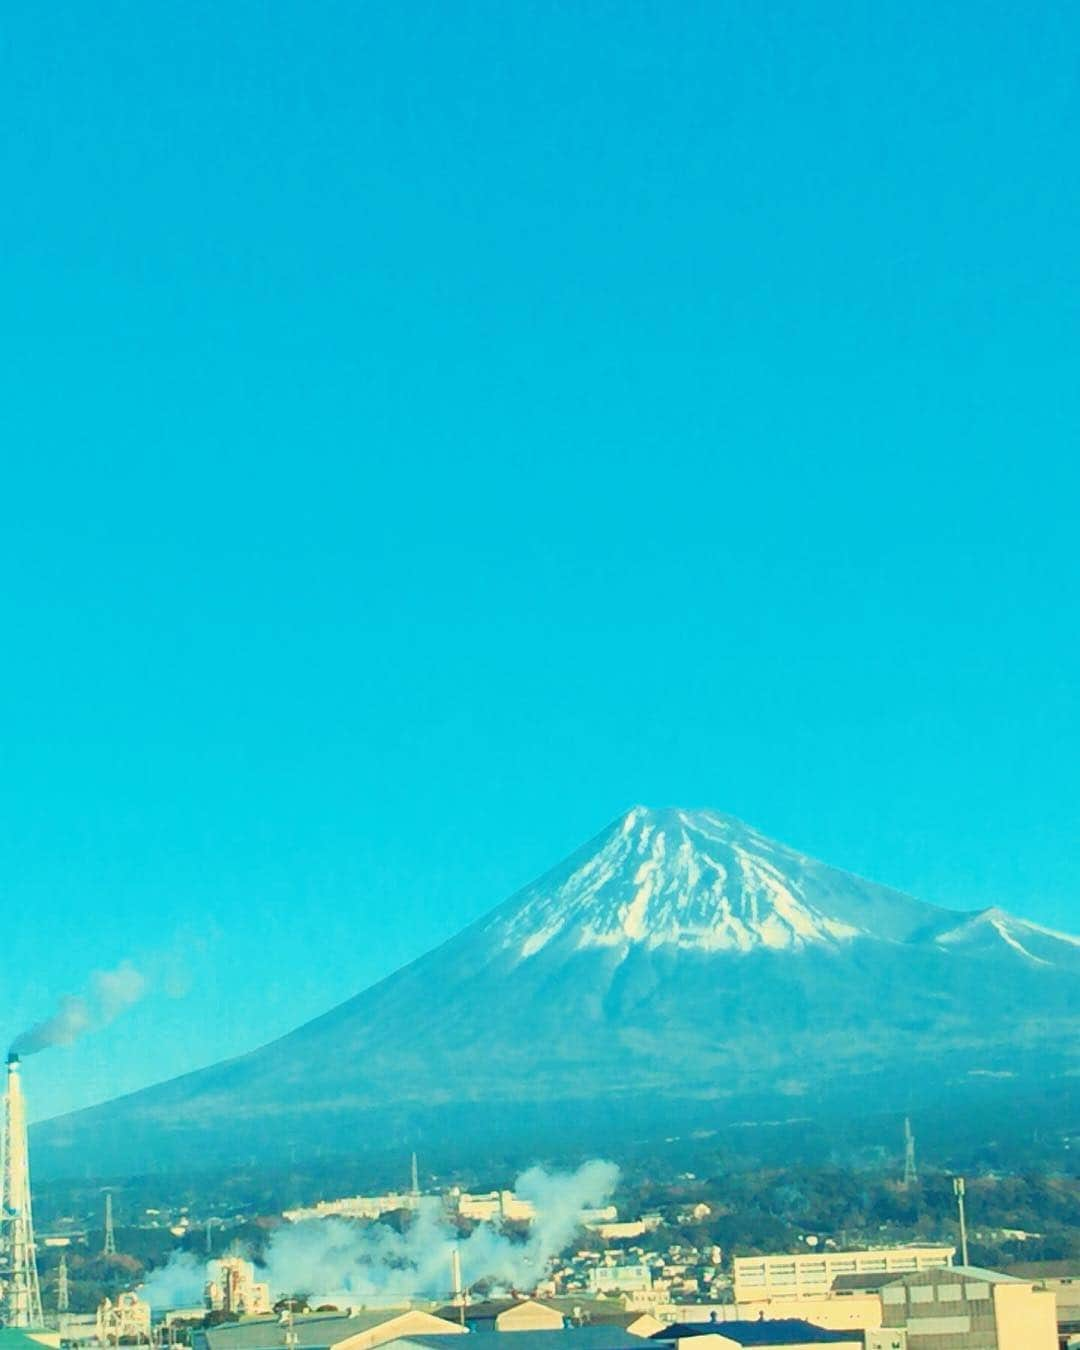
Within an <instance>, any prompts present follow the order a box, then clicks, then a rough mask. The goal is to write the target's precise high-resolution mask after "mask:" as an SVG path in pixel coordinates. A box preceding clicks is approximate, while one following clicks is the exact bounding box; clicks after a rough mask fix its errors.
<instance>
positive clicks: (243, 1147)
mask: <svg viewBox="0 0 1080 1350" xmlns="http://www.w3.org/2000/svg"><path fill="white" fill-rule="evenodd" d="M372 899H374V900H378V897H373V898H369V903H370V902H371V901H372ZM388 914H389V911H388ZM388 921H389V919H388ZM1078 974H1080V941H1078V940H1077V939H1075V938H1071V937H1068V936H1065V935H1062V934H1056V933H1053V932H1051V931H1050V930H1047V929H1043V928H1040V927H1039V926H1038V925H1035V924H1031V923H1027V922H1025V921H1024V920H1022V919H1017V918H1015V917H1013V916H1011V915H1008V914H1005V913H1004V912H1003V911H1001V910H998V909H986V910H982V911H980V912H978V913H974V914H965V913H959V912H956V911H953V910H946V909H942V908H940V907H938V906H935V905H930V904H926V903H924V902H923V901H921V900H916V899H914V898H913V897H911V896H908V895H904V894H902V893H901V892H898V891H894V890H891V889H890V888H888V887H886V886H879V885H877V884H876V883H874V882H871V881H866V880H864V879H862V878H860V877H857V876H853V875H852V874H850V873H847V872H843V871H840V870H839V869H837V868H833V867H829V866H827V865H826V864H824V863H820V862H817V861H815V860H814V859H811V858H808V857H807V856H805V855H804V854H802V853H800V852H798V851H797V850H795V849H792V848H789V847H787V846H786V845H784V844H780V843H777V842H775V841H774V840H771V839H768V838H766V837H765V836H764V835H762V834H761V833H760V832H758V831H757V830H754V829H753V828H751V827H750V826H747V825H744V824H742V823H741V822H740V821H738V820H735V819H734V818H733V817H730V816H724V815H720V814H717V813H715V812H712V811H685V810H680V809H669V810H662V811H653V810H647V809H645V808H643V807H635V808H634V809H633V810H632V811H629V812H628V813H627V814H626V815H624V816H623V817H621V818H620V819H619V820H617V821H615V822H614V823H613V824H612V825H610V826H609V827H608V828H607V829H606V830H604V831H603V832H602V833H601V834H600V835H598V836H597V837H596V838H595V839H594V840H592V841H591V842H590V843H588V844H586V845H585V846H584V847H583V848H581V849H579V850H578V851H577V852H576V853H574V854H573V855H571V856H570V857H569V858H567V859H565V860H564V861H563V862H561V863H559V864H558V865H557V866H556V867H554V868H553V869H552V870H551V871H550V872H548V873H547V874H546V875H545V876H543V877H541V878H540V879H539V880H538V881H536V882H534V883H533V884H532V885H530V886H527V887H525V888H524V890H522V891H519V892H518V893H517V894H516V895H514V896H512V897H511V898H510V899H509V900H507V901H506V902H505V903H504V904H503V905H501V906H500V907H499V908H498V909H496V910H494V911H493V912H491V913H489V914H487V915H486V916H485V917H483V918H480V919H478V920H477V921H476V922H474V923H473V924H472V925H471V926H470V927H469V928H467V929H466V930H464V931H463V932H461V933H459V934H458V935H457V936H456V937H453V938H451V939H450V940H449V941H447V942H445V943H443V944H442V945H441V946H439V947H437V948H435V949H434V950H432V951H429V952H427V953H425V954H424V955H423V956H421V957H419V958H418V959H417V960H415V961H413V962H411V963H410V964H409V965H407V966H405V967H403V968H402V969H401V970H398V971H395V972H394V973H393V974H391V975H389V976H387V977H386V978H385V979H383V980H381V981H379V982H378V983H377V984H375V985H373V986H371V987H370V988H368V989H365V990H363V991H362V992H361V993H359V994H357V995H356V996H354V997H353V998H350V999H349V1000H348V1001H347V1002H345V1003H341V1004H339V1005H338V1006H336V1007H334V1008H331V1009H330V1010H329V1011H328V1012H326V1013H324V1014H323V1015H322V1016H321V1017H318V1018H316V1019H315V1020H314V1021H311V1022H308V1023H306V1024H304V1025H303V1026H301V1027H298V1028H297V1029H296V1030H295V1031H293V1032H291V1033H290V1034H289V1035H287V1036H284V1037H282V1038H280V1039H279V1040H277V1041H273V1042H271V1043H269V1044H266V1045H263V1046H262V1047H261V1048H259V1049H258V1050H254V1051H252V1052H251V1053H249V1054H246V1055H242V1056H239V1057H238V1058H235V1059H232V1060H226V1061H223V1062H221V1063H218V1064H213V1065H210V1066H209V1067H207V1068H206V1069H203V1070H200V1071H199V1072H197V1073H193V1074H189V1075H187V1076H186V1077H184V1078H181V1079H174V1080H171V1081H170V1082H167V1083H162V1084H159V1085H157V1086H156V1087H153V1088H148V1089H146V1090H144V1091H142V1092H139V1093H135V1094H132V1095H131V1096H129V1097H126V1098H122V1099H119V1100H117V1101H115V1102H111V1103H105V1104H104V1105H102V1106H100V1107H95V1108H92V1109H90V1110H88V1111H84V1112H81V1113H79V1114H77V1115H75V1116H72V1117H67V1118H64V1119H61V1120H57V1121H53V1122H47V1123H46V1124H44V1125H42V1126H39V1127H37V1133H36V1137H37V1138H38V1139H39V1140H40V1141H41V1143H42V1144H43V1145H46V1146H49V1147H51V1149H52V1157H53V1159H54V1164H55V1166H56V1167H65V1166H70V1165H71V1159H72V1158H79V1159H81V1158H82V1156H83V1155H84V1154H85V1153H86V1152H87V1151H88V1150H89V1151H92V1152H95V1151H96V1153H97V1154H98V1155H99V1156H102V1157H105V1156H109V1157H113V1156H115V1157H116V1165H117V1166H119V1167H121V1168H122V1169H126V1168H128V1167H134V1166H136V1164H137V1159H141V1160H142V1163H143V1164H145V1163H146V1160H148V1159H149V1160H156V1159H158V1158H159V1156H164V1155H163V1154H162V1153H161V1150H162V1149H165V1150H166V1151H167V1152H168V1154H169V1156H170V1157H172V1158H173V1159H180V1160H181V1161H183V1162H184V1163H185V1164H186V1162H187V1161H188V1160H191V1159H194V1160H198V1159H202V1158H204V1157H208V1156H210V1155H213V1156H215V1157H219V1158H228V1157H231V1156H234V1155H235V1154H236V1153H237V1152H238V1151H239V1152H241V1153H245V1152H246V1155H248V1156H252V1157H254V1156H259V1155H260V1154H261V1153H263V1152H265V1151H267V1150H270V1149H271V1148H278V1149H282V1148H285V1147H286V1146H287V1147H288V1148H289V1149H292V1148H294V1147H307V1146H311V1145H312V1144H316V1145H317V1146H319V1147H326V1148H330V1149H333V1148H335V1147H339V1146H340V1140H341V1139H342V1138H343V1137H345V1136H348V1137H349V1138H363V1137H366V1136H367V1135H369V1134H371V1133H372V1132H373V1131H374V1133H375V1134H379V1133H380V1132H382V1133H383V1134H385V1133H386V1132H387V1131H388V1130H389V1131H390V1132H391V1133H392V1132H393V1131H394V1130H396V1129H398V1128H399V1125H398V1124H395V1122H400V1121H402V1120H409V1121H412V1122H414V1124H415V1122H417V1121H421V1120H423V1121H426V1122H427V1124H426V1125H424V1126H423V1128H431V1129H441V1128H442V1125H440V1124H439V1123H438V1122H439V1121H441V1120H444V1119H445V1118H446V1117H445V1115H440V1113H446V1112H450V1113H453V1112H458V1113H460V1112H462V1111H473V1112H474V1113H477V1114H474V1115H472V1116H470V1117H469V1119H471V1120H473V1121H474V1122H475V1121H482V1122H483V1123H484V1128H489V1127H490V1123H491V1122H493V1121H496V1120H497V1121H499V1122H502V1123H501V1124H500V1125H499V1126H498V1128H499V1129H502V1128H504V1127H505V1128H507V1129H512V1128H517V1127H518V1126H517V1125H515V1123H514V1122H515V1121H516V1122H518V1124H519V1125H520V1123H521V1122H525V1123H526V1125H527V1123H528V1122H529V1121H535V1120H536V1119H539V1118H541V1117H542V1116H543V1117H544V1118H545V1119H547V1120H549V1121H551V1122H552V1124H551V1126H550V1128H552V1129H556V1130H557V1129H558V1128H561V1122H562V1120H563V1114H564V1110H565V1111H568V1112H569V1114H570V1115H571V1116H572V1117H573V1118H575V1119H577V1118H580V1117H581V1113H582V1112H583V1111H596V1110H601V1111H608V1112H613V1111H614V1112H617V1115H618V1119H619V1121H620V1123H621V1124H628V1123H631V1122H632V1121H633V1120H634V1119H635V1118H640V1119H641V1120H642V1121H644V1119H645V1115H644V1114H642V1113H645V1114H648V1113H651V1114H650V1115H649V1119H655V1120H659V1119H660V1118H661V1117H664V1118H665V1119H667V1116H665V1115H664V1113H665V1112H667V1113H668V1116H670V1117H671V1118H673V1119H674V1120H681V1118H682V1107H680V1106H679V1103H680V1102H686V1101H687V1100H691V1101H694V1102H697V1103H701V1102H703V1101H710V1102H714V1103H717V1104H718V1105H717V1107H716V1109H717V1110H720V1109H721V1106H720V1105H719V1104H721V1103H727V1104H728V1106H727V1108H726V1109H730V1110H737V1109H741V1108H738V1107H737V1105H736V1103H738V1102H739V1101H743V1102H747V1101H754V1102H757V1103H760V1102H761V1101H763V1100H766V1099H771V1098H773V1097H775V1096H776V1095H777V1094H779V1095H781V1096H787V1095H789V1094H791V1093H796V1094H798V1095H800V1096H802V1097H803V1098H804V1100H806V1101H819V1102H825V1101H827V1100H837V1099H839V1097H841V1096H844V1095H845V1094H847V1100H848V1101H849V1107H848V1108H846V1109H853V1108H852V1107H851V1103H852V1102H855V1103H857V1102H863V1101H868V1100H875V1101H877V1102H878V1104H879V1109H880V1105H881V1103H883V1102H884V1101H886V1100H887V1099H888V1094H890V1093H892V1094H894V1095H895V1094H896V1093H902V1094H903V1095H905V1096H906V1095H907V1094H908V1093H909V1092H910V1091H911V1090H912V1088H913V1085H916V1084H918V1083H920V1082H921V1083H923V1084H924V1085H926V1088H925V1090H926V1091H928V1092H931V1093H934V1094H937V1093H939V1092H940V1091H944V1090H945V1087H946V1086H947V1085H948V1084H949V1083H952V1084H956V1083H961V1084H962V1083H963V1082H965V1081H966V1080H967V1077H968V1076H969V1075H970V1074H972V1073H977V1074H991V1075H995V1076H996V1078H997V1077H1001V1076H1002V1075H1004V1076H1005V1079H1007V1080H1008V1081H1011V1080H1012V1078H1013V1077H1017V1078H1018V1079H1019V1078H1023V1077H1024V1076H1025V1075H1027V1076H1029V1077H1030V1078H1031V1079H1032V1080H1033V1081H1036V1082H1038V1083H1040V1084H1042V1083H1044V1082H1046V1081H1048V1080H1050V1079H1055V1080H1056V1081H1068V1080H1069V1078H1070V1075H1072V1074H1074V1073H1075V1072H1076V1071H1077V1069H1078V1068H1080V1064H1078V1063H1077V1055H1076V1046H1077V1045H1078V1044H1080V1013H1078V1006H1080V1005H1078V1001H1077V997H1076V995H1077V982H1076V977H1077V975H1078ZM996 1078H995V1081H996ZM1003 1081H1004V1080H1003ZM949 1090H952V1089H949ZM699 1109H701V1108H700V1106H696V1107H694V1110H699ZM753 1109H757V1108H753ZM544 1113H547V1114H546V1116H545V1114H544ZM635 1113H637V1115H635ZM457 1118H458V1119H461V1118H462V1117H461V1116H460V1115H459V1116H458V1117H457ZM608 1119H611V1116H610V1115H609V1116H608ZM524 1127H525V1126H522V1128H524ZM410 1128H411V1127H410ZM417 1128H419V1126H417ZM530 1128H531V1127H530ZM641 1128H642V1129H644V1128H645V1125H644V1124H642V1127H641ZM650 1128H651V1127H650ZM135 1140H138V1141H139V1144H138V1148H137V1149H136V1147H135V1142H134V1141H135ZM80 1165H81V1162H80ZM151 1165H157V1163H156V1162H151Z"/></svg>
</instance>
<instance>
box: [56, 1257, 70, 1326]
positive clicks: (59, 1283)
mask: <svg viewBox="0 0 1080 1350" xmlns="http://www.w3.org/2000/svg"><path fill="white" fill-rule="evenodd" d="M70 1304H71V1295H70V1293H69V1292H68V1268H67V1252H61V1253H60V1268H59V1269H58V1270H57V1272H56V1311H57V1312H58V1313H66V1312H67V1310H68V1308H69V1307H70Z"/></svg>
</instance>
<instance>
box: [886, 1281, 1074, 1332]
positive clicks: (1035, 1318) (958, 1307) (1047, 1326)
mask: <svg viewBox="0 0 1080 1350" xmlns="http://www.w3.org/2000/svg"><path fill="white" fill-rule="evenodd" d="M881 1309H882V1317H881V1326H880V1328H878V1329H877V1330H876V1331H875V1332H872V1333H868V1334H867V1347H868V1350H893V1347H894V1346H896V1347H897V1348H898V1350H1057V1345H1058V1336H1057V1313H1056V1307H1055V1303H1054V1295H1053V1294H1052V1293H1050V1292H1049V1291H1048V1290H1044V1289H1036V1288H1035V1286H1034V1285H1033V1284H1032V1282H1031V1281H1030V1280H1020V1279H1017V1278H1016V1277H1015V1276H1012V1275H1000V1274H998V1273H997V1272H996V1271H993V1270H982V1269H980V1268H979V1267H978V1266H951V1267H947V1268H943V1269H938V1270H922V1271H918V1272H916V1273H914V1274H909V1275H901V1276H898V1277H897V1278H896V1279H895V1280H893V1281H891V1282H890V1283H888V1284H885V1285H883V1286H882V1288H881Z"/></svg>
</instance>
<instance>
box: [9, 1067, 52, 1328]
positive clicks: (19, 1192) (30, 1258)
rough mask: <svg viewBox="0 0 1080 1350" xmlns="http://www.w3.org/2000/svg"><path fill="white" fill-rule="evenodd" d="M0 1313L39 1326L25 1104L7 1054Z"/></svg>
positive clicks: (12, 1323)
mask: <svg viewBox="0 0 1080 1350" xmlns="http://www.w3.org/2000/svg"><path fill="white" fill-rule="evenodd" d="M0 1282H2V1285H3V1291H2V1293H0V1317H2V1318H3V1322H4V1325H5V1326H9V1327H40V1326H41V1325H42V1323H43V1318H42V1315H41V1288H40V1286H39V1285H38V1273H37V1257H36V1248H35V1246H34V1220H33V1217H32V1215H31V1210H30V1161H29V1153H28V1150H27V1144H26V1105H25V1103H24V1101H23V1095H22V1082H21V1079H20V1075H19V1056H18V1055H17V1054H15V1053H14V1052H12V1053H11V1054H9V1055H8V1057H7V1094H6V1096H5V1098H4V1137H3V1167H2V1169H0Z"/></svg>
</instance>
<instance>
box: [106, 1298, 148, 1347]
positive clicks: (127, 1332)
mask: <svg viewBox="0 0 1080 1350" xmlns="http://www.w3.org/2000/svg"><path fill="white" fill-rule="evenodd" d="M97 1339H98V1344H99V1345H119V1344H120V1343H121V1341H122V1342H123V1343H124V1344H125V1345H130V1344H131V1342H132V1341H134V1342H135V1343H136V1344H138V1343H139V1342H140V1341H145V1342H146V1343H147V1345H149V1344H150V1343H151V1337H150V1304H149V1303H144V1302H143V1300H142V1299H141V1298H140V1297H139V1296H138V1294H132V1293H127V1294H118V1295H117V1296H116V1299H115V1301H114V1300H113V1299H111V1298H106V1299H103V1300H102V1302H101V1304H100V1305H99V1307H98V1310H97Z"/></svg>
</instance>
